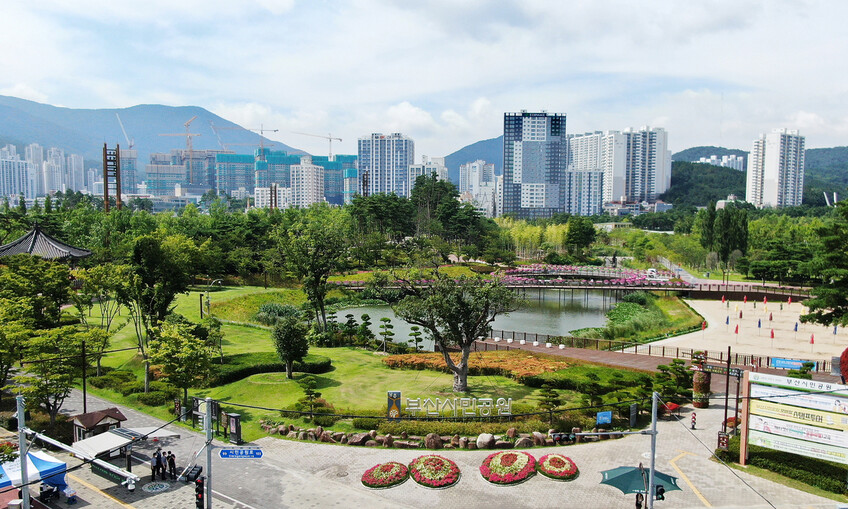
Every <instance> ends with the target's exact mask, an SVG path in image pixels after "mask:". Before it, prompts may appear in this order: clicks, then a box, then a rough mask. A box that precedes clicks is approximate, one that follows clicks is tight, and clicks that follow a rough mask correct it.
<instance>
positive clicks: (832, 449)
mask: <svg viewBox="0 0 848 509" xmlns="http://www.w3.org/2000/svg"><path fill="white" fill-rule="evenodd" d="M745 392H746V396H747V398H746V399H745V400H744V401H745V403H744V406H743V417H744V420H745V421H744V422H745V426H744V428H743V429H742V447H740V451H739V456H740V457H739V461H740V463H741V464H743V465H744V464H745V463H746V461H747V459H748V445H757V446H760V447H766V448H769V449H774V450H777V451H784V452H788V453H792V454H798V455H801V456H808V457H810V458H817V459H822V460H827V461H833V462H835V463H842V464H848V386H845V385H838V384H832V383H827V382H818V381H815V380H803V379H798V378H789V377H785V376H775V375H767V374H764V373H752V372H746V378H745Z"/></svg>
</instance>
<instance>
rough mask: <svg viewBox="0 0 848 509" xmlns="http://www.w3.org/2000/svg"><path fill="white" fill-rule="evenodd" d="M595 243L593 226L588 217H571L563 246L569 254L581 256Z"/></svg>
mask: <svg viewBox="0 0 848 509" xmlns="http://www.w3.org/2000/svg"><path fill="white" fill-rule="evenodd" d="M594 241H595V225H594V224H593V223H592V221H591V220H590V219H589V218H588V217H578V216H572V217H571V219H569V220H568V232H567V233H566V234H565V244H566V245H567V246H568V252H569V253H571V254H578V255H582V254H583V252H584V251H585V250H586V249H588V247H589V246H590V245H591V244H592V242H594Z"/></svg>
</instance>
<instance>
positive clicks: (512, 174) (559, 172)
mask: <svg viewBox="0 0 848 509" xmlns="http://www.w3.org/2000/svg"><path fill="white" fill-rule="evenodd" d="M566 160H567V153H566V143H565V114H564V113H547V112H544V111H543V112H539V113H530V112H527V111H521V112H519V113H505V114H504V172H503V177H504V184H503V210H501V211H500V212H499V213H500V214H501V215H503V214H514V215H516V216H517V217H522V218H534V217H548V216H550V215H552V214H554V213H556V212H560V211H561V210H562V207H563V204H564V188H563V183H564V182H563V181H564V178H565V168H566Z"/></svg>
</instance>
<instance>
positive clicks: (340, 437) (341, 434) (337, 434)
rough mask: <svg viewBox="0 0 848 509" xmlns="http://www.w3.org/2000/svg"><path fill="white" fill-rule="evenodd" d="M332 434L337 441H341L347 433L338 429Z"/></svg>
mask: <svg viewBox="0 0 848 509" xmlns="http://www.w3.org/2000/svg"><path fill="white" fill-rule="evenodd" d="M332 436H333V440H335V441H336V442H341V441H342V437H344V436H345V434H344V433H343V432H341V431H336V432H335V433H333V435H332Z"/></svg>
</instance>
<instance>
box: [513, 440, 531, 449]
mask: <svg viewBox="0 0 848 509" xmlns="http://www.w3.org/2000/svg"><path fill="white" fill-rule="evenodd" d="M514 447H515V448H516V449H529V448H530V447H533V441H532V440H530V439H529V438H526V437H522V438H519V439H518V440H516V441H515V446H514Z"/></svg>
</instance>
